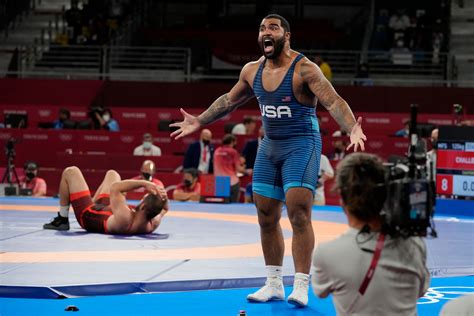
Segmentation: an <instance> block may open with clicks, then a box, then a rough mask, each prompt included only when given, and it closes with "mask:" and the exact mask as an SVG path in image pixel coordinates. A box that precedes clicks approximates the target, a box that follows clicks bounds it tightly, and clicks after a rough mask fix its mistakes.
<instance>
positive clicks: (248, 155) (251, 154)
mask: <svg viewBox="0 0 474 316" xmlns="http://www.w3.org/2000/svg"><path fill="white" fill-rule="evenodd" d="M264 136H265V131H264V129H263V126H261V127H260V129H259V130H258V138H257V139H252V140H249V141H247V143H246V144H245V146H244V149H243V150H242V156H243V157H244V158H245V168H246V169H247V170H249V169H252V170H253V166H254V164H255V158H257V150H258V145H259V144H260V142H261V141H262V139H263V137H264Z"/></svg>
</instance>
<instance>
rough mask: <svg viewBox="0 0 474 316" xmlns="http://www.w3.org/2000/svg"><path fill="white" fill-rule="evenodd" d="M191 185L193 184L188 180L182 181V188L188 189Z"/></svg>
mask: <svg viewBox="0 0 474 316" xmlns="http://www.w3.org/2000/svg"><path fill="white" fill-rule="evenodd" d="M192 184H193V182H192V181H191V180H188V179H186V180H184V186H186V187H188V188H189V187H190V186H191V185H192Z"/></svg>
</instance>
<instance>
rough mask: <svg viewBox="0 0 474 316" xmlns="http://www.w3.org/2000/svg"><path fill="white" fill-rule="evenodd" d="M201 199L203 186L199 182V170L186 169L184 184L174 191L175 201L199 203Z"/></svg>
mask: <svg viewBox="0 0 474 316" xmlns="http://www.w3.org/2000/svg"><path fill="white" fill-rule="evenodd" d="M200 197H201V184H200V183H199V182H198V170H197V169H195V168H189V169H184V171H183V182H182V183H180V184H178V186H177V187H176V189H174V191H173V200H176V201H199V199H200Z"/></svg>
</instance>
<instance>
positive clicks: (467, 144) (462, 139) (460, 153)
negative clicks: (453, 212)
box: [436, 126, 474, 199]
mask: <svg viewBox="0 0 474 316" xmlns="http://www.w3.org/2000/svg"><path fill="white" fill-rule="evenodd" d="M436 192H437V193H438V194H441V195H447V196H451V197H453V198H461V199H465V198H467V199H472V198H473V197H474V127H466V126H462V127H461V126H441V127H440V128H439V139H438V150H437V158H436Z"/></svg>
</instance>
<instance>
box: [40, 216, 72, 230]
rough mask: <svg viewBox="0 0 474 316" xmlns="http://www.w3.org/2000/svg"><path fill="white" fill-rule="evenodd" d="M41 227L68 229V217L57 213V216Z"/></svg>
mask: <svg viewBox="0 0 474 316" xmlns="http://www.w3.org/2000/svg"><path fill="white" fill-rule="evenodd" d="M43 229H54V230H69V218H67V217H62V216H61V215H59V213H58V216H56V217H55V218H54V219H53V220H52V221H51V223H47V224H44V225H43Z"/></svg>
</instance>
